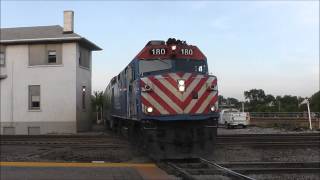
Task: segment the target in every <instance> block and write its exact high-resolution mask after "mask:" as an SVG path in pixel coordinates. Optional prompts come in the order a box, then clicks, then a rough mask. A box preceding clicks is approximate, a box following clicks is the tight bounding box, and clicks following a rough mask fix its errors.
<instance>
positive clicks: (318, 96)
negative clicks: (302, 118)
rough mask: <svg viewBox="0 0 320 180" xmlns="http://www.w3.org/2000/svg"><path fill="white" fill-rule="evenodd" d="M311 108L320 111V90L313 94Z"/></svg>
mask: <svg viewBox="0 0 320 180" xmlns="http://www.w3.org/2000/svg"><path fill="white" fill-rule="evenodd" d="M310 109H311V111H312V112H320V91H318V92H316V93H315V94H313V95H312V96H311V98H310Z"/></svg>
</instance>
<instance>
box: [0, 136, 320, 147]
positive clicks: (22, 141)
mask: <svg viewBox="0 0 320 180" xmlns="http://www.w3.org/2000/svg"><path fill="white" fill-rule="evenodd" d="M0 138H1V139H0V144H1V145H54V146H66V145H69V146H86V145H87V146H97V147H99V146H100V147H103V146H105V147H107V146H109V145H112V144H113V145H119V146H120V145H127V144H128V141H126V140H124V139H121V138H120V137H117V136H110V135H96V136H94V135H39V136H25V135H22V136H19V135H18V136H0ZM216 144H217V146H230V145H254V146H268V147H271V146H272V147H274V146H313V147H314V146H317V147H320V133H312V134H281V135H279V134H254V135H253V134H241V135H223V136H221V135H220V136H217V142H216Z"/></svg>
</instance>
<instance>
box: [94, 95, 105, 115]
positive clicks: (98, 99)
mask: <svg viewBox="0 0 320 180" xmlns="http://www.w3.org/2000/svg"><path fill="white" fill-rule="evenodd" d="M103 102H104V96H103V92H102V91H94V92H93V95H91V106H92V110H93V111H95V112H98V111H101V110H102V109H103Z"/></svg>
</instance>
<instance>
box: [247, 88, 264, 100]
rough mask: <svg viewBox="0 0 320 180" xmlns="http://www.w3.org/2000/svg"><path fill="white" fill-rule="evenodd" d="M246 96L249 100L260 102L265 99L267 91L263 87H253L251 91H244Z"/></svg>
mask: <svg viewBox="0 0 320 180" xmlns="http://www.w3.org/2000/svg"><path fill="white" fill-rule="evenodd" d="M244 97H245V98H246V99H247V100H249V102H253V103H258V102H263V101H264V100H265V97H266V95H265V93H264V91H263V90H262V89H251V90H250V91H244Z"/></svg>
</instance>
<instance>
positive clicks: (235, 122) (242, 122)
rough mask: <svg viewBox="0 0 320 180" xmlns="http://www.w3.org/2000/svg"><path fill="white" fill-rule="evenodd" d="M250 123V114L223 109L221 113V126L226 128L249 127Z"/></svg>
mask: <svg viewBox="0 0 320 180" xmlns="http://www.w3.org/2000/svg"><path fill="white" fill-rule="evenodd" d="M248 123H249V113H247V112H240V111H239V110H237V109H233V108H230V109H223V110H222V111H221V112H220V118H219V124H224V125H225V127H226V128H233V127H236V126H240V127H243V128H245V127H247V125H248Z"/></svg>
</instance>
